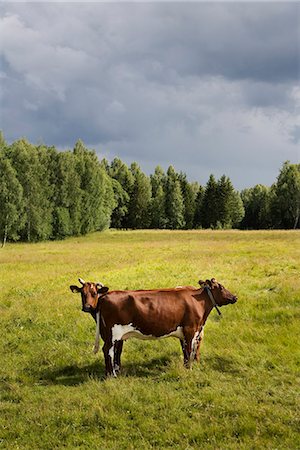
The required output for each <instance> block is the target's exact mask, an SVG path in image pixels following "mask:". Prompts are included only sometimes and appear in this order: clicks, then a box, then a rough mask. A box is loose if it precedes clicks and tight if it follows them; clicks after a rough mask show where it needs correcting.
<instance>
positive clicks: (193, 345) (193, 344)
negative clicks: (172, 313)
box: [184, 328, 202, 369]
mask: <svg viewBox="0 0 300 450" xmlns="http://www.w3.org/2000/svg"><path fill="white" fill-rule="evenodd" d="M201 331H202V328H200V330H195V329H187V330H184V338H185V347H184V351H185V352H186V356H185V360H184V365H185V367H187V368H188V369H190V367H191V364H192V362H193V361H194V360H195V359H196V358H197V351H198V350H199V344H200V340H201V337H200V336H201ZM184 355H185V353H184Z"/></svg>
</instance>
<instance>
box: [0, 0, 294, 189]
mask: <svg viewBox="0 0 300 450" xmlns="http://www.w3.org/2000/svg"><path fill="white" fill-rule="evenodd" d="M299 6H300V5H299V4H297V3H286V4H284V3H272V4H269V3H199V4H198V3H170V4H168V3H146V4H139V3H125V4H120V3H119V4H118V3H112V4H96V3H89V4H81V3H72V4H66V3H56V4H50V3H45V4H26V5H22V4H6V5H4V4H2V10H3V16H2V19H1V35H0V42H1V45H2V60H1V61H2V62H1V66H0V80H1V81H0V82H1V97H0V98H1V110H0V112H1V126H0V127H1V128H3V130H4V133H5V136H6V138H7V139H8V140H14V139H16V138H18V137H19V136H27V138H28V139H29V140H31V141H33V142H36V141H38V140H42V141H44V142H45V143H47V144H49V145H51V144H54V145H56V146H58V147H61V148H65V147H71V146H73V145H74V143H75V141H76V140H77V139H78V138H81V139H82V140H83V141H84V142H85V143H86V144H87V145H89V146H93V147H94V148H96V149H97V151H98V152H99V154H102V155H106V156H107V157H109V158H113V157H114V156H116V155H118V156H120V157H121V158H123V159H124V160H125V161H127V162H131V161H132V160H137V161H138V162H139V163H140V164H141V166H142V168H143V169H144V170H149V171H152V170H153V169H154V167H155V165H156V164H162V165H163V166H164V167H167V166H168V165H169V164H174V165H175V166H176V168H177V169H178V170H183V171H186V172H187V173H188V176H189V177H190V178H193V179H198V180H199V177H201V178H200V181H201V182H205V181H206V179H207V177H208V175H209V173H210V172H213V173H216V174H217V175H218V174H222V173H224V172H225V173H226V174H227V175H229V176H232V177H234V178H233V181H234V183H235V184H236V186H237V187H241V186H243V185H245V184H250V185H251V184H254V183H256V182H261V183H269V182H272V181H273V180H274V178H275V176H276V174H277V172H278V168H279V167H280V165H281V163H282V161H284V160H286V159H290V160H291V161H293V160H294V161H295V160H297V158H299V153H298V150H297V147H296V144H297V140H298V138H297V136H298V131H297V130H298V128H297V127H299V125H300V124H299V119H298V117H299V115H298V114H299V107H300V89H299V10H300V7H299ZM295 136H296V137H295ZM258 161H259V164H258ZM245 173H246V174H245ZM272 177H273V179H271V178H272Z"/></svg>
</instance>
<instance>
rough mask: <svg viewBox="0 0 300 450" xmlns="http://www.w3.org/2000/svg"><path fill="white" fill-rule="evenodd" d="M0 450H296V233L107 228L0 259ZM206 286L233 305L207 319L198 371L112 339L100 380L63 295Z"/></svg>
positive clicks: (148, 346) (75, 306) (153, 346)
mask: <svg viewBox="0 0 300 450" xmlns="http://www.w3.org/2000/svg"><path fill="white" fill-rule="evenodd" d="M0 264H1V265H0V270H1V271H0V284H1V292H0V314H1V316H0V317H1V329H0V333H1V350H0V358H1V364H0V376H1V411H0V421H1V422H0V423H1V430H0V448H1V447H2V448H8V449H15V448H24V449H27V448H28V449H29V448H30V449H54V448H70V449H73V448H97V449H98V448H101V449H102V448H103V449H104V448H105V449H151V448H158V449H166V448H178V449H194V448H195V449H196V448H197V449H198V448H205V449H216V448H217V449H225V448H226V449H261V448H268V449H275V448H278V449H297V448H299V447H300V440H299V434H298V430H299V394H298V391H299V389H298V387H299V369H300V358H299V356H300V355H299V334H300V333H299V328H300V327H299V322H300V321H299V318H300V308H299V306H300V277H299V273H300V233H299V232H297V231H296V232H293V231H289V232H285V231H258V232H238V231H228V232H227V231H218V232H216V231H215V232H211V231H180V232H174V231H173V232H171V231H135V232H131V231H128V232H121V231H109V232H105V233H96V234H92V235H89V236H86V237H84V238H72V239H69V240H66V241H61V242H47V243H38V244H31V245H28V244H14V245H7V246H6V247H5V248H4V249H2V250H1V252H0ZM79 276H80V277H82V278H84V279H86V280H95V281H98V280H99V281H102V282H103V283H105V284H106V285H107V286H109V287H110V288H111V289H124V288H130V289H135V288H136V289H138V288H155V287H172V286H176V285H179V284H196V283H197V281H198V279H199V278H202V279H206V278H208V277H213V276H214V277H215V278H217V279H218V280H220V281H221V282H222V283H223V284H224V285H225V286H226V287H228V288H229V289H230V291H232V292H234V293H237V294H238V296H239V301H238V303H237V304H235V305H229V306H228V307H224V308H223V309H222V312H223V318H222V319H221V320H219V319H218V317H217V314H216V313H215V312H212V314H211V316H210V317H209V319H208V323H207V326H206V331H205V338H204V343H203V347H202V354H201V363H200V365H199V366H196V365H195V366H194V367H193V369H192V370H191V371H188V370H186V369H184V368H183V364H182V356H181V351H180V345H179V342H178V341H177V340H175V339H169V340H164V341H159V342H153V341H152V342H144V341H143V342H141V341H137V340H131V341H128V342H126V343H125V345H124V352H123V374H122V375H121V376H120V377H119V378H118V379H116V380H111V379H108V380H105V379H104V363H103V357H102V354H99V355H97V356H95V355H93V353H92V346H93V340H94V332H95V326H94V323H93V321H92V319H91V317H89V315H87V314H83V313H82V312H81V307H80V298H79V296H75V295H73V294H72V293H71V292H70V291H69V285H70V284H74V283H76V282H77V278H78V277H79Z"/></svg>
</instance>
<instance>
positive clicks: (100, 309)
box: [70, 278, 237, 376]
mask: <svg viewBox="0 0 300 450" xmlns="http://www.w3.org/2000/svg"><path fill="white" fill-rule="evenodd" d="M80 282H81V284H82V287H78V286H70V289H71V291H72V292H78V293H79V292H80V293H81V298H82V310H83V311H85V312H91V313H92V315H93V317H94V315H95V314H96V322H97V330H96V342H95V347H94V352H97V351H98V348H99V333H100V334H101V337H102V339H103V341H104V346H103V353H104V358H105V367H106V375H112V376H116V374H117V372H118V371H119V370H120V366H121V353H122V347H123V341H125V340H127V339H129V338H131V337H136V338H139V339H162V338H165V337H172V336H173V337H177V338H178V339H180V342H181V347H182V351H183V356H184V364H185V366H186V367H190V365H191V363H192V361H193V360H195V359H196V360H199V351H200V342H201V339H202V337H203V327H204V325H205V322H206V320H207V317H208V315H209V313H210V312H211V310H212V309H213V307H216V309H217V310H218V306H223V305H228V304H230V303H235V302H236V301H237V297H236V296H235V295H233V294H231V293H230V292H229V291H228V290H227V289H225V288H224V287H223V286H222V285H221V284H220V283H218V282H217V281H216V280H215V279H214V278H213V279H211V280H206V282H203V281H200V282H199V284H200V289H195V288H194V287H192V286H184V287H178V288H175V289H155V290H138V291H110V292H108V288H107V287H105V286H103V285H102V284H101V283H100V284H99V283H85V282H83V280H81V279H80ZM218 312H219V310H218ZM219 313H220V312H219Z"/></svg>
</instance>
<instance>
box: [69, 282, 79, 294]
mask: <svg viewBox="0 0 300 450" xmlns="http://www.w3.org/2000/svg"><path fill="white" fill-rule="evenodd" d="M70 289H71V291H72V292H73V293H74V294H78V292H81V288H80V287H78V286H75V285H74V284H72V286H70Z"/></svg>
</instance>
